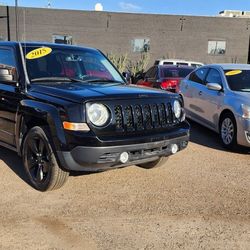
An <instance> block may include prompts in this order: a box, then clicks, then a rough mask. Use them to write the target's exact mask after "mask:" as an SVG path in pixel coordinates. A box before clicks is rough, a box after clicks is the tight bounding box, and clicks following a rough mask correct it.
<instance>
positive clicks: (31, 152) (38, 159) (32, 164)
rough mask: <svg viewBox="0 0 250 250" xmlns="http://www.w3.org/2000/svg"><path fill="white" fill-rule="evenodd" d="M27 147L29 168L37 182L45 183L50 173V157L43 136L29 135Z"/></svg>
mask: <svg viewBox="0 0 250 250" xmlns="http://www.w3.org/2000/svg"><path fill="white" fill-rule="evenodd" d="M27 143H28V147H27V163H28V170H29V173H30V175H31V177H32V178H33V180H34V181H35V182H38V183H43V182H45V181H46V178H47V176H48V174H49V169H50V164H51V163H50V157H49V153H48V152H49V151H48V147H47V146H46V142H44V140H43V139H42V138H41V137H38V136H37V137H29V139H28V142H27Z"/></svg>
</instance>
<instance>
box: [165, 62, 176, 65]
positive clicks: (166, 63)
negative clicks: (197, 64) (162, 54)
mask: <svg viewBox="0 0 250 250" xmlns="http://www.w3.org/2000/svg"><path fill="white" fill-rule="evenodd" d="M173 64H174V63H173V62H164V63H163V65H173Z"/></svg>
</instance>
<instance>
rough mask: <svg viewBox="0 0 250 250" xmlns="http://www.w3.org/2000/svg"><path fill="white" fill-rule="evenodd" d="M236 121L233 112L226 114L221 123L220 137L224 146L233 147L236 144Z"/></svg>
mask: <svg viewBox="0 0 250 250" xmlns="http://www.w3.org/2000/svg"><path fill="white" fill-rule="evenodd" d="M236 134H237V132H236V122H235V119H234V117H233V115H232V114H230V113H228V114H226V115H224V117H223V118H222V120H221V125H220V137H221V140H222V144H223V146H225V147H226V148H230V149H232V148H233V147H234V146H235V145H236Z"/></svg>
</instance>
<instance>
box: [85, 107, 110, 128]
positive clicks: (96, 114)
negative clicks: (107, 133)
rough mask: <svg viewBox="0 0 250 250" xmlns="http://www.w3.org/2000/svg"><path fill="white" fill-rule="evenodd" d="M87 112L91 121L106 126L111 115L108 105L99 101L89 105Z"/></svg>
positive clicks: (98, 125)
mask: <svg viewBox="0 0 250 250" xmlns="http://www.w3.org/2000/svg"><path fill="white" fill-rule="evenodd" d="M87 114H88V118H89V120H90V122H91V123H92V124H93V125H95V126H97V127H101V126H104V125H105V124H106V123H107V122H108V120H109V117H110V114H109V111H108V109H107V107H106V106H104V105H103V104H99V103H93V104H90V105H87Z"/></svg>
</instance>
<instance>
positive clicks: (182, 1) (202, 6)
mask: <svg viewBox="0 0 250 250" xmlns="http://www.w3.org/2000/svg"><path fill="white" fill-rule="evenodd" d="M50 2H51V7H52V8H57V9H75V10H94V7H95V4H96V3H101V4H102V6H103V10H104V11H111V12H129V13H155V14H176V15H200V16H216V15H218V13H219V12H220V11H222V10H225V9H227V10H248V11H250V0H71V1H69V0H50ZM0 3H1V4H5V5H9V6H13V5H15V0H0ZM18 5H19V6H25V7H39V8H43V7H46V6H47V5H48V0H18Z"/></svg>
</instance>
